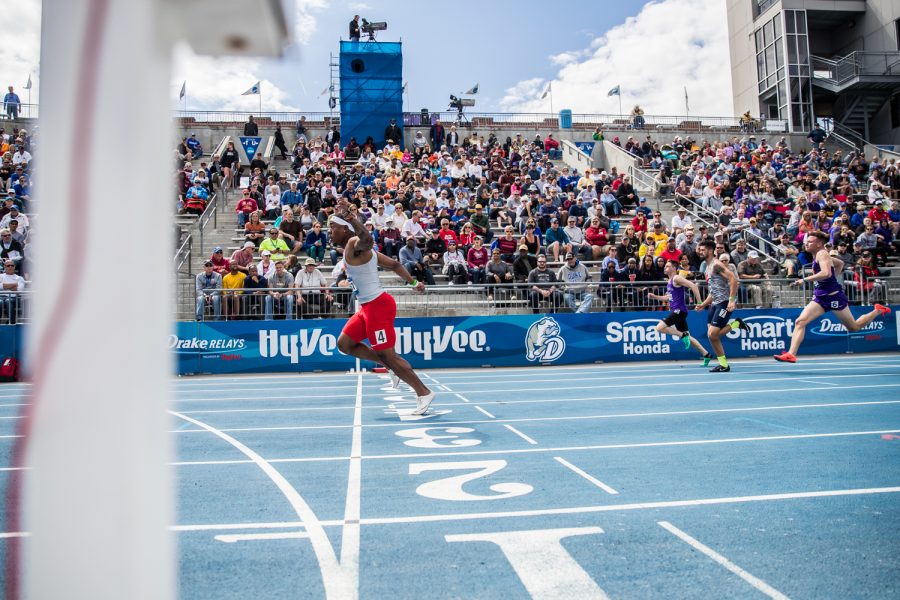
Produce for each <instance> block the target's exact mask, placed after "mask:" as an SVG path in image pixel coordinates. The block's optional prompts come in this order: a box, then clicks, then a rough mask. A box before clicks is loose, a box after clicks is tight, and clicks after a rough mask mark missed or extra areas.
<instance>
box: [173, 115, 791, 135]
mask: <svg viewBox="0 0 900 600" xmlns="http://www.w3.org/2000/svg"><path fill="white" fill-rule="evenodd" d="M251 115H252V116H253V118H254V119H255V120H256V121H257V122H260V121H261V122H263V124H267V123H268V122H271V123H281V124H294V123H296V122H297V121H298V120H299V119H300V117H301V116H303V117H306V126H307V127H309V126H310V125H312V126H316V127H322V126H326V125H327V126H330V125H331V123H332V120H334V121H335V122H336V121H337V115H332V113H327V112H257V111H213V110H208V111H197V110H187V111H185V110H176V111H174V112H173V116H174V117H175V118H176V119H180V120H182V121H189V122H193V123H234V124H240V123H245V122H246V121H247V118H248V117H250V116H251ZM457 116H458V113H457V112H456V111H438V112H428V113H426V114H424V115H423V113H421V112H405V113H403V124H404V125H405V126H406V127H430V126H431V125H432V124H434V123H435V122H436V121H437V120H440V121H442V122H444V123H447V124H452V123H456V122H457ZM464 116H465V119H463V120H462V123H463V124H467V125H469V126H471V127H473V128H483V129H491V128H493V129H503V128H516V127H522V128H525V129H528V128H531V129H559V125H560V124H559V115H558V114H556V113H491V112H471V113H470V112H466V113H464ZM759 125H760V129H761V130H763V131H769V132H773V133H776V132H787V121H786V120H784V119H762V120H760V123H759ZM596 127H603V128H605V129H623V130H624V129H633V128H634V121H633V119H632V118H631V117H630V116H629V115H619V114H608V113H577V114H573V115H572V128H573V129H594V128H596ZM642 129H663V130H665V129H670V130H673V131H687V132H700V131H735V132H739V131H741V122H740V119H739V118H738V117H717V116H702V115H644V125H643V127H642Z"/></svg>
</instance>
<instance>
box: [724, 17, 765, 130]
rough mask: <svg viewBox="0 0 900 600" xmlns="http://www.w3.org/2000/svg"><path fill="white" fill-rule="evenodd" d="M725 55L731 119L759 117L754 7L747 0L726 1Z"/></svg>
mask: <svg viewBox="0 0 900 600" xmlns="http://www.w3.org/2000/svg"><path fill="white" fill-rule="evenodd" d="M727 2H728V3H727V5H726V12H727V15H728V52H729V55H730V58H731V93H732V98H733V105H734V116H736V117H739V116H740V115H742V114H744V112H746V111H748V110H749V111H750V114H752V115H753V116H754V117H758V116H759V95H758V91H757V77H758V76H757V73H756V47H755V45H754V42H753V7H752V5H751V3H750V2H748V1H747V0H727Z"/></svg>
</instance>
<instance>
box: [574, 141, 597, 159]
mask: <svg viewBox="0 0 900 600" xmlns="http://www.w3.org/2000/svg"><path fill="white" fill-rule="evenodd" d="M574 143H575V146H576V147H577V148H578V149H579V150H581V151H582V152H584V153H585V154H587V155H588V156H593V154H594V144H596V143H597V142H574Z"/></svg>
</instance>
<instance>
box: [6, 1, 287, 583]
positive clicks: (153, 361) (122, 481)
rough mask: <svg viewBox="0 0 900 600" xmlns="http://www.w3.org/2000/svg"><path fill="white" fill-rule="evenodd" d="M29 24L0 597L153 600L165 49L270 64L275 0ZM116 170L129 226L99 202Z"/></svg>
mask: <svg viewBox="0 0 900 600" xmlns="http://www.w3.org/2000/svg"><path fill="white" fill-rule="evenodd" d="M42 15H43V19H42V24H41V62H40V64H41V85H42V92H43V93H42V94H41V98H40V103H41V111H40V115H41V116H40V139H41V143H40V145H39V147H38V149H37V151H36V157H35V158H36V162H35V164H36V165H38V168H37V171H38V173H37V181H36V185H35V189H36V197H35V201H36V207H37V209H36V210H37V212H39V213H40V219H39V222H40V228H39V231H38V233H37V235H36V242H35V243H36V246H37V250H36V258H35V268H34V273H35V277H34V279H35V288H34V289H35V294H34V295H35V302H34V310H33V317H34V319H33V324H32V325H31V326H30V328H29V330H28V338H27V340H28V343H27V349H28V357H27V360H26V370H27V372H28V373H29V374H30V375H31V377H32V379H33V386H32V392H31V400H30V404H31V405H30V407H28V408H27V412H26V414H25V418H24V419H22V420H21V424H20V427H19V431H20V432H21V433H22V434H23V435H24V436H25V437H23V438H19V439H18V440H16V443H17V445H16V448H15V450H14V459H13V460H14V462H15V463H16V466H19V467H22V468H23V470H16V471H11V472H10V493H9V494H8V496H7V525H9V524H10V523H14V524H15V526H16V528H17V529H18V530H19V531H21V532H28V533H29V534H30V537H29V538H18V537H17V538H10V539H8V540H7V542H8V544H7V551H6V556H5V558H6V561H7V569H6V574H7V577H6V581H5V583H6V590H5V592H6V593H5V594H4V597H6V598H8V599H10V600H16V599H18V598H24V597H29V598H128V599H129V600H136V599H137V600H141V599H146V600H151V599H152V600H159V599H162V600H165V599H168V598H173V597H175V594H176V579H175V573H176V568H175V567H176V566H175V554H174V543H173V540H172V538H171V535H172V534H170V532H169V529H168V528H169V526H170V525H172V524H174V510H173V507H174V496H173V493H174V486H173V483H172V476H173V472H172V471H171V467H170V466H168V463H169V461H170V460H171V454H172V453H171V436H170V434H169V433H168V430H169V429H170V428H171V422H170V419H169V417H168V416H167V414H166V409H167V408H168V406H169V401H170V393H169V389H170V386H171V376H172V363H171V358H170V356H169V351H168V349H167V344H166V342H167V339H168V336H169V333H170V332H171V331H172V329H173V326H172V315H173V310H172V306H173V303H172V294H171V289H172V288H171V281H172V279H173V274H172V260H171V249H172V248H173V247H174V246H173V244H172V243H171V240H170V235H171V231H172V227H171V214H172V212H173V204H172V202H174V195H173V194H174V189H173V187H172V178H171V148H172V144H173V143H174V135H173V134H174V127H173V123H172V115H171V114H170V112H169V106H170V104H169V101H168V89H169V84H170V78H171V66H172V65H171V61H172V46H173V44H174V43H175V42H176V41H180V40H185V41H189V43H190V44H191V45H192V46H193V48H194V50H195V51H196V52H198V53H200V54H208V55H229V54H232V55H243V56H251V55H267V56H277V55H279V54H280V53H281V51H282V49H283V47H284V45H285V44H286V42H287V38H288V29H287V20H286V19H285V14H284V8H283V6H282V4H281V2H280V0H194V1H193V2H187V3H185V2H178V1H176V0H43V6H42ZM200 21H202V22H204V23H205V26H204V27H201V28H191V29H190V31H189V30H188V28H189V27H190V24H193V23H196V22H200ZM123 141H125V142H126V143H124V144H123V143H122V142H123ZM135 165H138V166H139V167H138V168H134V167H135ZM126 172H127V173H129V185H128V187H127V192H125V193H123V195H122V197H120V202H119V203H118V205H117V206H118V207H119V208H118V209H119V210H121V211H123V216H125V215H127V217H128V218H127V219H126V220H127V222H128V223H129V225H128V226H127V231H126V230H125V229H121V228H120V226H119V225H118V222H119V221H120V220H119V219H115V218H113V219H110V218H109V216H110V211H111V210H113V207H111V206H110V205H109V204H108V203H105V202H102V201H101V199H102V198H103V197H105V196H107V193H105V192H103V190H105V189H108V186H109V182H110V178H111V177H113V176H117V175H118V174H121V173H126ZM101 224H102V225H101ZM138 256H140V258H139V259H138V258H137V257H138ZM26 467H27V468H28V469H29V470H27V471H26V470H24V468H26ZM11 510H12V512H10V511H11ZM7 531H8V530H7ZM10 542H11V543H10ZM10 576H12V577H10ZM20 579H21V581H20Z"/></svg>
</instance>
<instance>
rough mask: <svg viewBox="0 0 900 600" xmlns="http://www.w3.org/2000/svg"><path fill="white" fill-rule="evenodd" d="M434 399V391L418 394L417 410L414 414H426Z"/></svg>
mask: <svg viewBox="0 0 900 600" xmlns="http://www.w3.org/2000/svg"><path fill="white" fill-rule="evenodd" d="M432 400H434V392H429V393H428V395H427V396H416V410H414V411H413V413H412V414H414V415H424V414H425V413H426V412H428V407H429V406H431V401H432Z"/></svg>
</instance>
